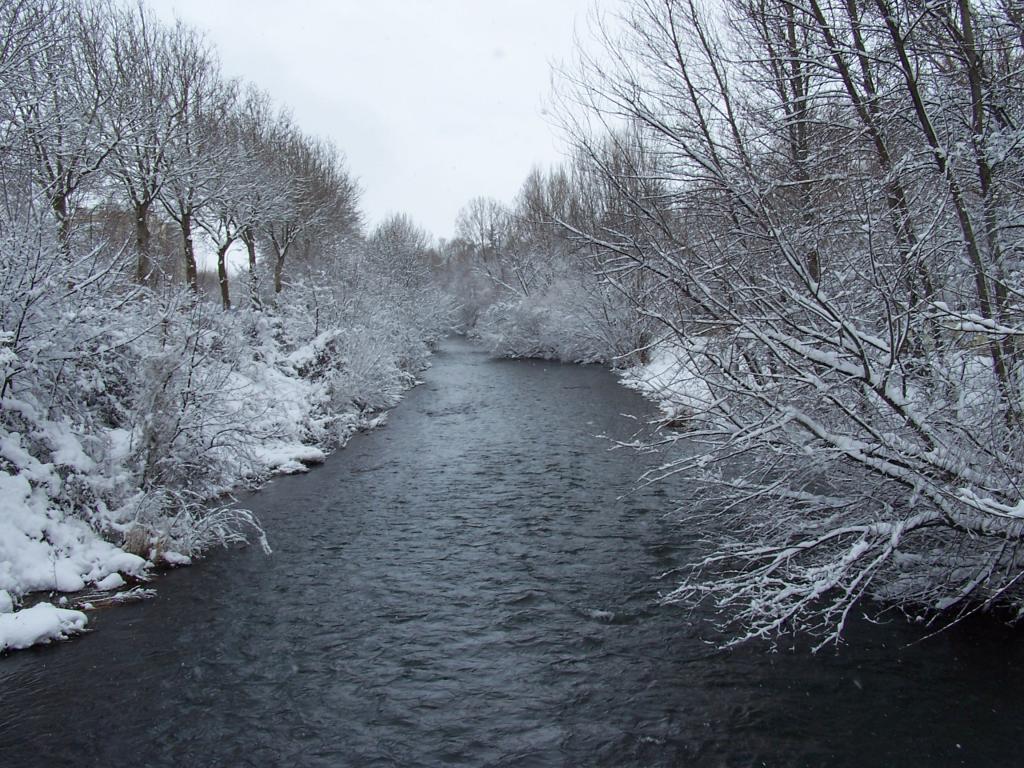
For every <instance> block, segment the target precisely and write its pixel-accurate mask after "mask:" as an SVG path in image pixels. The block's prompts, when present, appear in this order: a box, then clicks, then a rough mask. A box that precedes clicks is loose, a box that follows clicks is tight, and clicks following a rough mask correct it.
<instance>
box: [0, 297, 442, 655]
mask: <svg viewBox="0 0 1024 768" xmlns="http://www.w3.org/2000/svg"><path fill="white" fill-rule="evenodd" d="M287 325H288V324H287V322H285V321H283V320H282V319H281V318H275V317H273V316H270V315H264V314H260V313H237V314H234V315H224V316H223V317H217V316H213V317H212V322H211V325H210V328H209V333H208V334H205V336H204V337H203V338H202V339H197V340H195V347H196V348H197V349H198V351H199V353H200V355H199V356H200V357H202V359H203V361H204V362H203V363H202V364H199V365H196V366H195V367H194V369H193V370H191V371H190V375H191V377H192V383H190V384H188V385H187V386H185V387H183V388H181V387H178V386H176V385H180V384H182V382H181V381H180V380H179V379H178V378H175V377H170V378H169V379H168V380H167V381H166V382H165V383H166V384H167V386H168V388H170V389H172V390H177V391H173V392H172V394H173V396H172V397H169V398H167V400H168V401H169V402H172V403H175V404H177V405H178V406H180V405H181V403H182V398H185V399H188V398H189V397H192V398H195V399H197V402H195V406H196V407H195V408H193V409H192V411H191V412H189V413H186V412H184V411H183V407H175V408H171V409H170V413H169V414H168V413H167V412H166V411H167V409H166V408H163V407H161V405H162V404H161V403H159V402H146V400H145V398H141V399H138V400H137V401H136V402H135V407H136V408H137V409H138V411H137V412H138V417H137V418H128V419H126V420H125V424H124V425H123V426H117V427H111V426H109V425H108V424H103V423H102V422H101V421H100V420H99V419H97V420H95V421H92V422H89V423H86V421H85V420H83V421H82V422H79V423H74V422H73V421H71V420H70V419H68V418H66V417H65V418H49V417H48V414H47V412H46V409H45V408H43V407H42V406H41V403H40V398H39V397H38V396H33V393H31V392H26V393H24V394H23V395H21V396H19V397H6V398H4V400H3V403H2V407H3V409H4V411H5V423H4V424H3V425H2V429H0V651H5V650H13V649H19V648H26V647H29V646H31V645H34V644H37V643H45V642H49V641H52V640H56V639H60V638H64V637H67V636H69V635H71V634H74V633H77V632H81V631H83V630H84V629H85V628H86V627H87V625H88V617H87V615H86V613H85V612H84V611H85V610H87V609H89V608H91V607H93V605H99V604H104V603H109V602H111V601H116V600H117V599H119V598H128V599H131V598H132V597H135V596H142V595H146V594H151V591H149V590H145V589H142V588H141V585H142V584H144V583H145V582H148V581H149V580H150V579H151V578H152V576H153V574H154V572H155V571H156V570H158V569H160V568H165V567H173V566H180V565H186V564H189V563H190V562H191V560H192V558H193V557H196V556H199V555H201V554H202V553H203V551H204V550H206V549H208V548H209V547H211V546H215V545H218V544H228V543H233V542H234V543H237V542H239V541H241V540H242V539H256V540H259V541H260V542H261V543H264V545H265V541H264V540H263V534H262V531H261V530H260V528H259V522H258V521H257V520H255V518H252V517H251V516H249V515H248V513H246V512H244V511H239V510H233V509H228V508H226V507H218V506H217V505H215V504H214V505H213V506H210V502H211V500H212V499H214V498H216V497H218V496H221V495H222V494H224V493H227V492H229V491H230V490H231V489H232V488H236V487H240V486H245V487H252V486H254V485H258V484H259V483H260V482H262V481H263V480H265V479H266V478H268V477H270V476H271V475H273V474H282V473H294V472H302V471H305V470H306V469H307V468H308V467H309V466H310V465H313V464H318V463H320V462H322V461H323V460H324V458H325V456H326V453H327V452H328V451H330V450H332V449H334V448H337V447H339V446H342V445H344V444H345V443H346V442H347V440H348V439H349V437H351V435H352V434H354V433H355V432H357V431H360V430H364V429H369V428H373V427H376V426H378V425H380V424H382V423H383V421H384V418H385V416H384V413H383V411H384V410H385V409H387V408H390V407H391V406H393V405H395V404H396V403H397V402H398V401H399V399H400V397H401V393H402V392H403V391H404V390H405V389H408V388H409V387H411V386H413V385H414V384H415V383H416V379H415V373H416V372H417V371H419V370H421V369H422V368H423V367H425V366H426V365H427V357H428V355H429V350H428V349H427V346H426V344H425V343H424V342H423V341H422V340H419V339H415V338H413V337H411V336H409V337H408V338H406V339H405V340H404V343H402V344H395V343H394V340H393V338H391V339H387V337H386V336H385V337H384V339H387V340H384V339H382V335H383V334H381V333H380V329H368V328H357V329H349V330H344V329H340V328H334V329H331V330H328V331H325V332H322V333H319V334H317V335H316V336H315V337H314V338H313V339H312V340H310V341H308V342H306V343H302V344H295V343H291V342H290V341H289V339H290V338H293V333H291V332H294V330H295V329H294V328H287V327H286V326H287ZM243 338H244V340H245V341H244V344H238V343H237V340H238V339H243ZM139 346H140V347H141V348H142V349H143V352H142V353H141V354H139V355H138V359H137V360H135V361H134V364H133V365H132V366H130V367H131V368H134V369H135V370H141V371H142V372H146V371H148V370H151V368H152V367H159V361H156V362H155V361H154V360H153V355H152V354H151V353H152V350H146V349H145V347H144V346H143V345H139ZM218 349H219V351H220V353H221V354H220V355H218V356H212V355H208V354H207V353H208V352H210V351H211V350H218ZM225 350H226V352H225ZM178 359H180V358H178ZM143 375H144V374H143ZM195 382H201V383H200V384H199V386H194V384H195ZM111 383H112V382H109V381H107V382H100V388H101V389H102V391H103V393H104V394H107V390H108V388H109V387H110V384H111ZM154 383H159V378H157V381H156V382H154ZM201 397H205V398H206V399H205V400H204V401H203V402H201V403H200V402H198V398H201ZM163 405H166V403H163ZM168 416H170V417H171V418H174V419H175V420H176V423H175V424H174V425H172V426H171V427H170V428H167V425H166V424H163V425H158V424H155V422H157V421H160V420H163V419H166V418H167V417H168ZM190 418H194V420H193V421H191V422H190V421H189V419H190ZM15 426H20V429H18V428H12V427H15ZM155 440H156V441H158V443H157V444H154V441H155ZM147 473H148V474H149V477H153V475H154V474H157V473H162V474H157V476H158V477H160V478H161V479H162V482H160V483H155V482H149V481H148V480H147ZM189 476H194V480H195V483H194V484H191V485H190V484H189V483H188V477H189ZM46 593H48V594H47V595H46V599H44V600H43V601H41V602H37V601H36V598H37V597H39V596H41V595H42V594H46ZM28 605H31V607H22V606H28ZM19 608H22V609H21V610H19Z"/></svg>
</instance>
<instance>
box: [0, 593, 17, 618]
mask: <svg viewBox="0 0 1024 768" xmlns="http://www.w3.org/2000/svg"><path fill="white" fill-rule="evenodd" d="M13 610H14V600H13V599H12V598H11V593H10V592H8V591H7V590H6V589H0V613H10V612H11V611H13Z"/></svg>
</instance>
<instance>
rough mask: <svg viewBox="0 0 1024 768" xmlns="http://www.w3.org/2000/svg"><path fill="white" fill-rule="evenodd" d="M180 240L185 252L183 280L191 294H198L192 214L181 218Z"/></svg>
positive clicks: (197, 271) (197, 272)
mask: <svg viewBox="0 0 1024 768" xmlns="http://www.w3.org/2000/svg"><path fill="white" fill-rule="evenodd" d="M181 240H182V245H183V246H184V250H185V280H186V282H187V283H188V287H189V288H191V289H192V292H193V293H199V270H198V269H197V268H196V250H195V246H194V245H193V243H192V214H190V213H186V214H184V215H183V216H182V217H181Z"/></svg>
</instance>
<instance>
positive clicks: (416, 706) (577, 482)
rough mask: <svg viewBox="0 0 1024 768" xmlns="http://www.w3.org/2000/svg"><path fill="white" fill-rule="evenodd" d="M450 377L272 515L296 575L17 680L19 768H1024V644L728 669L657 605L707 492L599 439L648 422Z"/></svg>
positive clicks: (583, 384)
mask: <svg viewBox="0 0 1024 768" xmlns="http://www.w3.org/2000/svg"><path fill="white" fill-rule="evenodd" d="M425 378H426V384H424V385H422V386H420V387H418V388H416V389H415V390H413V391H412V392H410V393H409V395H408V396H407V398H406V400H405V402H403V403H402V404H401V405H400V406H399V407H398V408H397V409H395V411H394V412H392V414H391V417H390V424H389V425H388V426H387V427H386V428H384V429H382V430H379V431H376V432H373V433H370V434H366V435H361V436H359V437H357V438H355V439H354V440H353V441H352V442H351V443H350V445H349V446H348V448H346V449H345V450H343V451H340V452H338V453H336V454H335V455H334V456H332V457H331V458H330V459H329V460H328V462H327V463H326V465H325V466H323V467H321V468H318V469H316V470H315V471H313V472H311V473H310V474H308V475H305V476H298V477H287V478H280V479H278V480H275V481H274V482H272V483H271V484H269V485H268V486H267V487H266V488H265V489H263V490H262V491H260V492H259V493H256V494H253V495H252V496H249V497H247V498H245V499H243V502H244V503H245V505H246V506H247V507H249V508H251V509H253V510H254V511H256V512H257V514H258V515H259V516H260V518H261V519H262V520H263V522H264V524H265V525H266V528H267V530H268V533H269V536H270V539H271V544H272V546H273V547H274V554H273V555H271V556H269V557H267V556H264V555H263V554H262V553H260V552H259V551H258V549H257V548H255V547H253V548H250V549H243V550H234V551H231V552H225V553H214V554H213V555H212V556H211V557H209V558H208V559H206V560H204V561H202V562H200V563H197V564H196V565H194V566H193V567H191V568H186V569H181V570H179V571H175V572H173V573H171V574H168V575H166V576H164V577H162V578H161V579H159V580H158V582H157V584H156V586H157V588H158V597H157V598H155V599H153V600H151V601H147V602H145V603H141V604H137V605H132V606H125V607H121V608H116V609H107V610H104V611H100V612H97V613H94V614H93V615H92V618H91V626H92V627H93V628H94V629H95V630H96V631H95V632H93V633H90V634H88V635H86V636H84V637H81V638H79V639H76V640H74V641H72V642H67V643H62V644H59V645H57V646H54V647H50V648H43V649H39V650H31V651H25V652H19V653H16V654H13V655H11V656H9V657H7V658H5V659H2V660H0V766H3V768H21V767H22V766H26V767H27V766H57V765H74V766H87V765H147V766H242V765H252V766H274V765H282V766H419V765H431V766H432V765H467V766H482V765H494V766H513V765H515V766H534V765H536V766H561V765H564V766H592V765H642V766H659V765H682V766H685V765H697V766H761V765H767V766H825V765H828V766H890V765H891V766H916V765H921V766H947V765H949V766H952V765H967V766H982V765H984V766H989V765H992V766H996V765H999V766H1002V765H1014V764H1024V756H1021V754H1020V752H1021V742H1022V735H1024V728H1022V725H1021V720H1020V715H1019V704H1020V701H1021V694H1022V693H1024V650H1022V643H1021V642H1020V639H1021V633H1020V632H1013V631H1010V630H1005V629H1002V628H1000V627H996V626H992V625H991V624H989V623H987V622H977V623H974V624H970V625H965V626H963V627H961V628H959V629H956V630H954V631H952V632H950V633H948V634H946V635H943V636H940V637H938V638H935V639H931V640H927V641H925V642H918V643H915V642H914V641H915V640H917V639H919V638H920V637H921V636H922V635H923V632H922V631H920V630H918V629H915V628H913V627H910V626H908V625H906V624H904V623H902V622H898V621H897V622H893V623H891V624H887V625H884V626H876V625H869V624H867V623H866V622H862V623H860V624H856V625H855V626H854V627H853V628H852V631H851V634H850V637H849V642H848V644H847V645H845V646H843V647H841V648H839V649H838V650H837V651H832V650H826V651H823V652H820V653H819V654H817V655H811V654H809V653H808V652H806V651H803V650H793V649H783V650H776V651H772V650H771V649H769V648H767V647H765V646H763V645H757V644H750V645H746V646H743V647H741V648H739V649H734V650H730V651H721V650H717V648H716V646H715V645H714V644H713V641H714V640H715V639H716V637H715V635H714V632H713V630H712V629H711V628H710V627H709V625H708V623H707V621H706V620H705V619H706V618H707V617H702V616H699V615H692V614H690V613H688V612H686V611H684V610H682V609H679V608H663V607H659V606H658V605H657V598H658V594H659V592H660V591H663V590H666V589H667V588H669V587H670V586H671V580H668V581H659V580H658V579H657V578H656V577H657V576H658V574H661V573H663V572H665V571H667V570H669V569H670V568H672V567H673V566H675V565H678V564H680V563H682V562H684V561H685V559H686V557H687V555H688V554H692V550H691V547H692V546H693V544H691V540H692V539H693V537H694V532H693V531H688V530H686V525H685V497H686V489H685V487H676V488H668V487H659V488H649V489H646V490H643V491H634V492H630V490H631V488H632V486H633V484H634V481H635V479H636V478H637V476H638V475H639V474H640V473H641V472H642V471H643V469H645V468H646V467H647V466H650V464H651V463H652V462H655V461H657V460H658V459H657V458H656V457H650V456H648V457H643V456H639V455H637V454H635V453H632V452H629V451H611V450H609V442H608V441H607V440H605V439H602V438H599V437H597V436H598V435H607V436H610V437H612V438H617V439H621V440H625V439H629V438H630V437H631V436H632V435H633V434H634V433H635V432H636V430H637V429H638V428H640V427H641V426H642V425H643V422H644V420H645V419H646V418H649V417H650V416H651V414H652V410H651V407H650V406H649V405H648V404H646V403H645V402H644V401H643V400H641V399H640V397H639V396H637V395H636V394H634V393H632V392H629V391H627V390H625V389H623V388H622V387H621V386H619V385H618V384H617V383H616V381H615V379H614V377H613V376H612V375H611V374H609V373H608V372H606V371H604V370H602V369H601V368H598V367H586V366H584V367H579V366H567V365H557V364H551V363H543V362H536V361H525V362H511V361H500V360H494V359H491V358H489V357H488V356H487V355H486V354H484V353H482V352H481V351H479V350H478V349H476V348H475V347H473V346H471V345H469V344H468V343H466V342H464V341H461V340H451V341H448V342H446V344H445V346H444V348H443V350H442V351H441V353H440V354H438V355H437V356H436V358H435V364H434V367H433V368H432V369H431V370H430V371H428V372H427V374H426V376H425ZM630 416H632V417H633V418H631V417H630ZM670 498H679V499H681V500H682V503H683V510H684V515H683V522H682V523H678V522H673V521H672V520H671V519H669V518H666V517H665V515H664V513H665V511H666V510H667V509H669V508H670V507H671V505H670ZM709 641H711V642H709Z"/></svg>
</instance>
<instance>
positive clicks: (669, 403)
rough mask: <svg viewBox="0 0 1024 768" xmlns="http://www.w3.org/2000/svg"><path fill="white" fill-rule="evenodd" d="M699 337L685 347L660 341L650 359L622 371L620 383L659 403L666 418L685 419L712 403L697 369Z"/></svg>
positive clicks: (653, 349)
mask: <svg viewBox="0 0 1024 768" xmlns="http://www.w3.org/2000/svg"><path fill="white" fill-rule="evenodd" d="M699 358H700V343H699V340H694V341H691V342H689V346H687V347H684V346H682V345H680V344H679V343H677V342H662V343H660V344H658V345H656V346H654V347H653V348H652V349H651V352H650V362H649V363H647V364H646V365H639V366H636V367H633V368H629V369H627V370H625V371H623V372H622V383H623V384H624V385H626V386H627V387H630V388H631V389H636V390H639V391H640V392H643V393H644V394H645V395H647V396H648V397H649V398H651V399H652V400H654V401H655V402H657V403H658V406H659V407H660V409H661V411H662V413H663V414H664V415H665V417H666V419H668V420H675V419H681V418H685V417H686V416H687V414H690V413H693V412H696V411H700V410H703V409H705V408H707V406H708V405H709V404H710V402H711V399H712V398H711V392H710V390H709V389H708V387H707V385H706V384H705V383H704V381H703V380H702V379H701V377H700V375H699V373H698V370H697V361H698V360H699Z"/></svg>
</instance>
